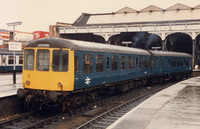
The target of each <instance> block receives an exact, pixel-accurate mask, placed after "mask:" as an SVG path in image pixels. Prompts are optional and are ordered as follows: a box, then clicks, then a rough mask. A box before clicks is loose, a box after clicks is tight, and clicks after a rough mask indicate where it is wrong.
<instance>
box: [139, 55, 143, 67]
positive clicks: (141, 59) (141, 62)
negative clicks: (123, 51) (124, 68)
mask: <svg viewBox="0 0 200 129" xmlns="http://www.w3.org/2000/svg"><path fill="white" fill-rule="evenodd" d="M139 61H140V62H139V63H140V68H142V67H143V57H140V59H139Z"/></svg>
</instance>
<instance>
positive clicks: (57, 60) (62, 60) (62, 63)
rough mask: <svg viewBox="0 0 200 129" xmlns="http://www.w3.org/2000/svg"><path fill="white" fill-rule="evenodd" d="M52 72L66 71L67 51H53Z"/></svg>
mask: <svg viewBox="0 0 200 129" xmlns="http://www.w3.org/2000/svg"><path fill="white" fill-rule="evenodd" d="M47 60H48V59H47ZM46 65H47V64H46ZM52 70H53V71H68V51H67V50H53V62H52Z"/></svg>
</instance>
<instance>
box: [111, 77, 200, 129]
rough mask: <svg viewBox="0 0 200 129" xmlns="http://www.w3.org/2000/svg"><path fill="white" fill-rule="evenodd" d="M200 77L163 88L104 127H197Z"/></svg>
mask: <svg viewBox="0 0 200 129" xmlns="http://www.w3.org/2000/svg"><path fill="white" fill-rule="evenodd" d="M199 121H200V77H195V78H190V79H188V80H184V81H182V82H179V83H177V84H175V85H173V86H171V87H169V88H166V89H164V90H162V91H160V92H159V93H157V94H155V95H154V96H152V97H150V98H149V99H147V100H146V101H144V102H143V103H141V104H140V105H138V106H137V107H135V108H133V109H132V110H131V111H130V112H128V113H126V114H125V115H124V116H122V117H121V118H120V119H118V120H117V121H116V122H114V123H113V124H112V125H111V126H109V127H108V129H122V128H126V129H199V128H200V123H199Z"/></svg>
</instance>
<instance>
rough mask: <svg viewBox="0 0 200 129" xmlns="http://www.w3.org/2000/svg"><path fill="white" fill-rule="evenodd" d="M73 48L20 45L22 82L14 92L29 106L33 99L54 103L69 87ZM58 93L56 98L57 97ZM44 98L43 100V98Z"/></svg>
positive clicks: (71, 80)
mask: <svg viewBox="0 0 200 129" xmlns="http://www.w3.org/2000/svg"><path fill="white" fill-rule="evenodd" d="M73 56H74V52H73V51H71V50H70V49H67V48H62V49H61V48H49V47H27V48H25V49H24V64H23V72H22V86H23V89H19V90H18V92H17V95H18V97H19V98H25V106H26V108H29V110H31V109H32V108H33V103H35V102H33V101H38V102H36V103H52V102H53V103H58V102H57V101H60V100H61V99H62V98H61V97H63V95H64V94H65V95H66V94H69V93H70V92H71V91H73V85H74V78H73V77H74V75H73V74H74V72H73V71H74V64H73V62H74V61H73ZM59 97H60V99H59ZM43 101H45V102H43Z"/></svg>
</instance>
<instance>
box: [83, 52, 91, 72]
mask: <svg viewBox="0 0 200 129" xmlns="http://www.w3.org/2000/svg"><path fill="white" fill-rule="evenodd" d="M83 60H84V61H83V73H92V72H93V64H92V55H89V54H84V55H83Z"/></svg>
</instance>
